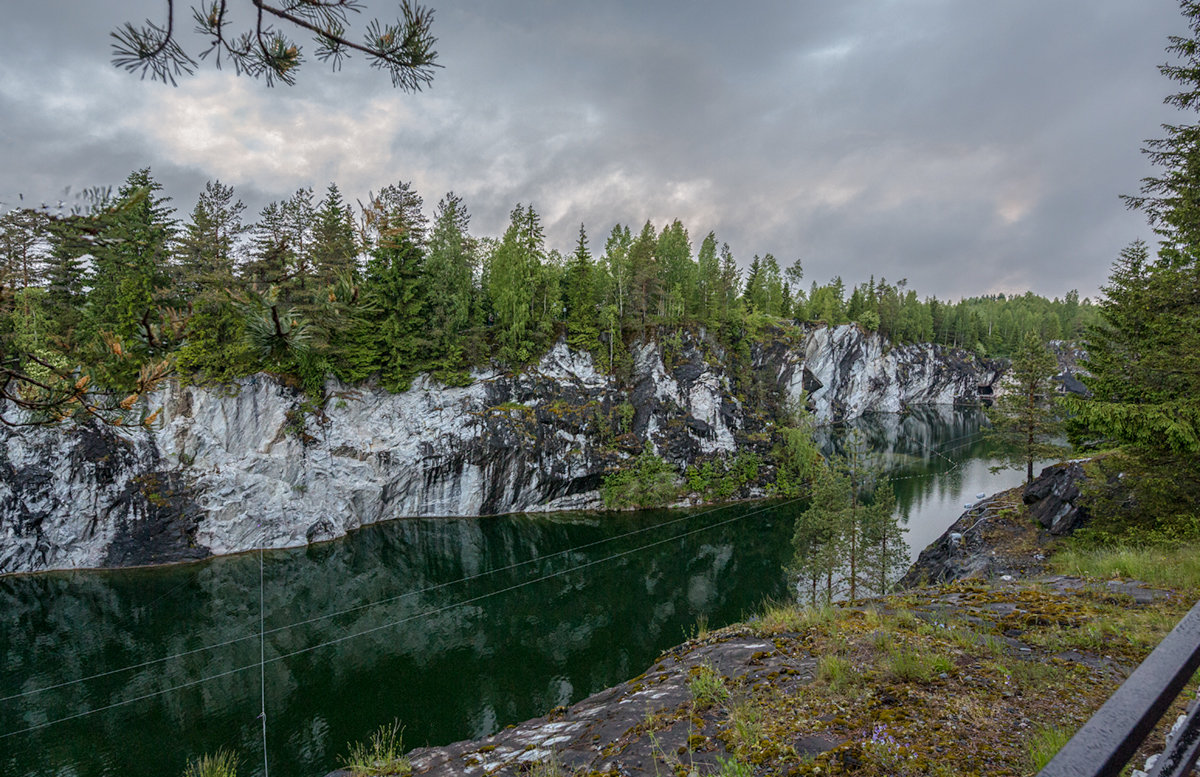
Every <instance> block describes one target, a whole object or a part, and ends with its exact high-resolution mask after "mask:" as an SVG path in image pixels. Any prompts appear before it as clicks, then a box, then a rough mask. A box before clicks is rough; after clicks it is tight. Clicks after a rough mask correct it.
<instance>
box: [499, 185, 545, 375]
mask: <svg viewBox="0 0 1200 777" xmlns="http://www.w3.org/2000/svg"><path fill="white" fill-rule="evenodd" d="M544 240H545V237H544V232H543V229H542V222H541V217H540V216H538V214H537V212H536V211H535V210H534V209H533V206H529V207H526V206H524V205H522V204H520V203H518V204H517V206H516V207H515V208H514V209H513V211H512V213H511V214H510V217H509V224H508V229H506V230H505V232H504V237H503V239H501V241H500V244H499V245H498V246H497V247H496V250H495V251H494V252H493V253H492V255H491V257H490V259H489V262H488V273H487V278H488V288H487V292H488V297H489V299H490V300H491V305H492V310H493V311H494V315H495V331H496V340H497V341H498V342H499V343H500V352H499V356H500V359H501V360H502V361H504V362H506V363H508V364H510V365H513V366H519V365H522V364H524V363H526V362H527V361H529V359H530V358H532V357H533V356H534V355H535V353H536V352H537V348H538V342H539V331H538V330H539V326H538V324H539V312H540V310H539V309H540V305H539V304H536V303H538V301H539V295H538V291H539V288H538V287H539V284H540V283H541V282H542V278H541V275H542V262H543V259H544V258H545V246H544Z"/></svg>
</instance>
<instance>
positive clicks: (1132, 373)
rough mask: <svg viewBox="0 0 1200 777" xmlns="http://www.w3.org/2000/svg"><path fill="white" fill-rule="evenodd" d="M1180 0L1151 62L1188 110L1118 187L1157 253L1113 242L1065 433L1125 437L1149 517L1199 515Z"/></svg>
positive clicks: (1197, 220) (1191, 55)
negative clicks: (1134, 184)
mask: <svg viewBox="0 0 1200 777" xmlns="http://www.w3.org/2000/svg"><path fill="white" fill-rule="evenodd" d="M1179 5H1180V10H1181V12H1182V14H1183V16H1184V19H1185V20H1186V23H1187V26H1188V31H1189V33H1190V34H1189V35H1187V36H1171V37H1170V38H1169V45H1168V46H1167V51H1168V52H1169V53H1170V54H1171V55H1173V57H1175V60H1174V61H1173V62H1171V63H1168V64H1165V65H1162V66H1161V67H1160V68H1159V70H1160V72H1161V73H1162V74H1163V75H1165V76H1166V77H1167V78H1168V79H1170V80H1171V81H1173V82H1175V83H1176V84H1177V85H1178V87H1179V88H1180V91H1178V92H1176V93H1174V94H1171V95H1169V96H1168V97H1167V98H1166V100H1165V102H1166V103H1167V104H1169V105H1172V106H1174V107H1176V108H1178V109H1179V110H1180V111H1182V112H1184V114H1185V115H1186V116H1187V117H1188V118H1191V119H1193V120H1192V121H1181V123H1178V124H1166V125H1164V126H1163V130H1164V131H1165V133H1166V134H1165V136H1164V137H1162V138H1158V139H1155V140H1150V141H1147V145H1146V147H1145V148H1144V149H1143V151H1144V153H1145V154H1146V155H1147V157H1148V158H1149V159H1150V161H1151V162H1152V163H1153V164H1154V165H1155V166H1156V167H1157V168H1158V169H1159V171H1160V172H1159V173H1158V174H1156V175H1153V176H1150V177H1147V178H1145V179H1143V181H1142V187H1141V192H1140V193H1139V194H1138V195H1135V196H1132V197H1127V198H1126V201H1127V204H1128V205H1129V206H1130V207H1131V208H1136V209H1140V210H1142V211H1143V212H1145V214H1146V215H1147V217H1148V219H1149V222H1150V224H1151V225H1152V226H1153V228H1154V230H1155V232H1156V233H1157V234H1158V238H1159V245H1158V252H1157V257H1155V258H1153V259H1152V258H1151V257H1150V256H1149V251H1148V249H1147V247H1146V246H1145V245H1143V244H1140V243H1134V244H1133V245H1131V246H1129V247H1128V248H1127V249H1125V251H1123V252H1122V254H1121V257H1120V259H1119V260H1118V262H1117V264H1116V266H1115V267H1114V268H1113V273H1112V275H1111V276H1110V279H1109V284H1108V286H1106V287H1105V288H1104V294H1105V298H1104V301H1103V302H1102V304H1101V306H1100V315H1101V318H1102V323H1101V324H1100V325H1099V326H1098V327H1096V328H1094V329H1092V330H1091V332H1090V333H1089V335H1088V338H1087V351H1088V362H1087V367H1088V371H1089V372H1090V373H1091V377H1087V378H1084V382H1085V383H1086V384H1087V385H1088V387H1089V388H1090V389H1091V391H1092V396H1091V398H1090V399H1087V400H1082V399H1080V400H1071V401H1070V403H1069V407H1070V409H1071V410H1072V411H1073V413H1074V414H1075V417H1074V419H1073V420H1072V429H1071V432H1072V434H1071V436H1072V440H1073V441H1076V442H1091V443H1097V442H1099V443H1103V442H1108V443H1115V444H1118V445H1122V446H1124V448H1125V451H1126V453H1127V454H1128V457H1129V459H1130V461H1131V463H1132V464H1133V465H1134V469H1135V470H1136V471H1137V473H1138V474H1139V477H1138V478H1136V479H1134V478H1127V479H1126V480H1127V482H1129V483H1132V484H1133V486H1132V487H1133V489H1134V491H1135V499H1133V500H1126V501H1127V502H1130V503H1136V507H1133V508H1131V509H1132V510H1133V512H1134V513H1137V514H1138V515H1137V516H1134V517H1135V518H1137V519H1138V520H1139V521H1140V522H1141V523H1143V524H1144V525H1145V526H1147V527H1150V528H1153V527H1156V526H1162V525H1167V524H1171V525H1174V526H1176V527H1186V526H1193V527H1194V525H1195V522H1196V519H1197V517H1198V516H1200V475H1198V474H1197V471H1196V467H1195V462H1196V460H1197V458H1198V457H1200V124H1198V123H1196V122H1195V121H1194V115H1193V114H1194V112H1195V111H1197V110H1198V109H1200V2H1195V1H1194V0H1183V1H1182V2H1180V4H1179ZM1188 531H1190V532H1192V533H1195V529H1194V528H1191V529H1188Z"/></svg>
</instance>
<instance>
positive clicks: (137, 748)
mask: <svg viewBox="0 0 1200 777" xmlns="http://www.w3.org/2000/svg"><path fill="white" fill-rule="evenodd" d="M749 513H755V514H753V515H748V514H749ZM739 515H746V517H745V518H744V519H743V520H735V521H732V522H730V523H726V524H725V525H720V526H711V524H713V523H714V522H723V521H728V520H729V519H731V518H735V517H737V516H739ZM680 518H684V519H685V520H680V521H677V522H675V523H673V524H670V525H665V526H664V525H661V524H662V523H663V522H664V521H673V520H675V519H680ZM791 521H792V518H791V516H790V515H789V514H786V512H785V511H779V510H776V509H764V507H763V505H738V506H733V507H727V508H724V509H722V510H719V511H716V512H708V513H706V512H705V511H694V512H693V514H692V515H690V516H689V515H688V513H684V512H680V511H676V512H670V513H668V512H657V513H654V512H650V513H638V514H619V515H612V514H602V515H596V514H592V515H585V516H539V517H536V518H528V517H522V516H509V517H501V518H484V519H441V520H434V519H428V520H426V519H422V520H403V521H397V522H393V523H389V524H381V525H378V526H373V527H369V528H366V529H364V530H362V531H360V532H357V533H356V534H354V535H352V536H350V537H348V538H346V539H345V540H343V541H338V542H334V543H329V544H325V545H318V546H312V547H310V548H308V549H302V550H297V551H280V552H272V553H267V554H266V555H265V557H264V562H265V563H264V571H265V588H264V590H265V604H266V613H267V615H266V629H267V630H268V632H270V631H271V630H272V629H277V628H282V630H279V631H275V632H273V633H268V635H267V638H266V656H267V660H268V662H270V663H268V664H267V677H266V682H267V696H268V698H267V708H268V720H269V724H270V725H269V730H268V740H269V747H270V752H271V762H272V770H273V771H274V770H278V771H279V773H281V774H293V775H305V774H313V775H316V774H321V773H323V772H324V771H325V770H327V769H329V768H332V767H333V766H334V765H336V762H335V757H336V756H337V755H338V754H340V753H344V752H345V748H346V742H347V741H348V740H358V739H361V738H363V737H364V736H365V735H366V734H368V733H369V732H370V730H371V729H372V728H374V727H375V726H377V725H379V724H380V723H381V722H385V721H388V720H391V719H392V718H398V719H400V720H401V721H402V722H403V724H404V725H405V741H406V742H408V743H410V744H422V743H425V742H431V743H445V742H449V741H453V740H455V739H459V738H464V737H474V736H481V735H484V734H487V733H491V732H492V731H494V730H496V729H497V728H498V727H500V726H502V725H505V724H508V723H512V722H516V721H520V720H524V719H526V718H529V717H532V716H534V715H537V714H539V713H542V712H545V711H546V710H548V709H550V708H552V707H554V706H556V705H559V704H567V703H570V702H572V701H575V700H578V699H579V698H582V697H583V696H585V695H587V694H588V693H591V692H594V691H597V690H600V689H602V688H604V687H607V686H608V685H611V684H613V683H615V682H618V681H620V680H622V679H626V678H628V677H631V676H633V675H636V674H638V673H640V672H642V671H643V670H644V669H645V668H646V667H647V666H648V665H649V664H650V663H651V662H652V661H653V660H654V658H655V657H656V656H657V655H658V654H659V652H660V651H661V650H663V649H664V648H666V647H668V646H670V645H673V644H675V643H678V642H680V641H681V640H682V639H683V638H684V637H685V635H686V633H687V632H688V631H689V630H690V629H692V628H693V627H694V625H695V623H696V620H697V618H698V617H700V616H704V617H706V618H707V619H708V620H709V622H710V623H713V624H720V623H726V622H729V621H733V620H736V619H738V618H741V617H744V616H745V615H747V614H748V613H749V612H750V611H752V610H753V609H755V608H756V607H757V606H758V604H759V603H760V602H761V601H762V599H763V598H764V597H767V596H774V597H779V596H782V595H784V593H785V580H784V576H783V574H782V572H781V569H782V565H783V563H784V561H785V555H786V553H787V550H788V546H789V542H788V539H789V537H790V531H791ZM710 526H711V528H705V527H710ZM639 529H643V530H645V531H642V532H640V533H638V534H634V535H632V536H625V537H622V536H621V535H622V534H625V533H627V532H631V531H636V530H639ZM695 529H702V530H701V531H696V532H695V533H694V534H691V535H690V536H687V537H683V538H679V539H675V537H676V536H677V535H679V534H681V533H683V532H687V531H692V530H695ZM650 543H658V544H656V545H654V546H652V547H647V548H644V549H640V550H639V549H638V548H639V547H641V546H643V545H647V544H650ZM572 548H575V549H574V550H571V549H572ZM614 556H615V557H614ZM538 559H541V560H538ZM531 560H533V561H532V563H524V562H530V561H531ZM471 577H475V579H473V580H468V581H466V582H456V581H459V580H461V579H463V578H471ZM539 578H544V579H541V580H539ZM529 581H536V582H532V583H530V582H529ZM258 597H259V586H258V557H257V555H254V554H249V555H246V556H240V557H231V558H224V559H215V560H213V561H210V562H205V563H203V564H200V565H188V566H181V567H173V568H167V569H150V570H131V571H124V572H103V573H99V572H92V573H69V574H51V575H40V576H33V577H22V578H4V579H0V607H3V612H4V613H5V617H4V621H3V625H2V626H0V645H2V646H3V655H4V657H5V658H4V662H3V665H2V666H0V695H4V696H7V695H9V694H10V693H21V692H24V691H29V690H33V689H37V688H42V687H45V686H47V685H53V684H55V683H58V682H62V681H64V680H70V679H74V678H78V677H82V676H86V675H90V674H95V673H97V672H104V671H107V670H109V669H114V668H118V667H123V666H127V665H132V664H138V663H141V662H145V661H150V660H153V659H156V658H159V657H162V656H167V655H173V654H177V653H183V652H186V651H189V650H194V649H196V648H198V647H201V646H203V645H208V644H214V643H222V642H226V641H230V640H238V639H240V638H243V637H251V638H250V639H244V640H242V641H239V642H235V643H234V644H229V645H225V646H223V647H221V648H218V649H214V650H209V651H201V652H198V653H194V654H191V655H186V656H183V657H181V658H178V659H174V660H171V661H166V662H162V663H157V664H153V665H149V666H144V667H141V668H138V669H135V670H132V671H127V672H120V673H117V674H114V675H111V676H107V677H102V678H97V679H95V680H92V681H89V682H86V683H79V684H74V685H69V686H66V687H63V688H60V689H54V690H51V691H47V692H44V693H38V694H33V695H29V696H24V697H20V698H17V699H8V700H5V701H4V702H3V703H2V704H0V733H8V732H13V731H17V730H20V729H25V728H28V727H31V726H36V725H38V724H40V723H43V722H47V721H50V720H54V719H57V718H61V717H65V716H69V715H73V714H76V713H78V712H82V711H85V710H87V709H94V708H98V707H102V706H105V705H108V704H113V703H116V702H119V701H122V700H124V699H129V698H133V697H136V696H142V695H145V694H150V693H153V692H155V691H159V690H164V689H167V688H171V687H174V686H179V685H184V684H186V683H190V682H194V681H196V680H198V679H200V678H202V677H205V676H209V675H214V674H219V673H221V672H225V671H229V670H231V669H237V668H238V667H243V666H245V667H249V668H248V669H246V670H244V671H238V672H234V673H232V674H229V675H227V676H225V677H221V678H218V679H215V680H211V681H208V682H205V683H203V684H199V685H193V686H191V687H186V688H183V689H181V690H176V691H171V692H169V693H166V694H163V695H160V696H153V697H151V698H148V699H146V700H143V701H139V702H136V703H133V704H130V705H127V706H122V707H117V708H115V709H112V710H109V711H106V712H102V713H98V714H95V715H91V716H87V717H83V718H79V719H77V720H72V721H66V722H62V723H57V724H55V725H53V726H50V727H47V728H44V729H41V730H38V731H34V732H30V733H26V734H20V735H17V736H11V737H8V738H6V740H4V741H3V746H0V753H3V755H0V773H3V774H5V775H9V774H11V775H43V774H44V775H50V774H62V773H71V774H78V775H117V774H120V775H171V774H179V773H181V772H182V770H183V767H184V764H185V762H186V760H187V758H188V757H190V756H195V755H197V754H199V753H203V752H211V751H213V750H215V749H216V748H217V747H219V746H222V745H226V746H232V747H234V748H236V749H237V750H238V751H239V752H240V753H241V754H242V761H243V770H242V771H241V772H239V773H242V774H257V773H259V772H258V771H255V769H256V768H257V769H259V770H261V755H260V754H261V741H260V739H259V729H258V722H257V720H256V716H257V714H258V710H259V701H258V693H259V691H258V667H257V661H258V654H259V644H258V639H257V637H256V633H257V630H258ZM371 602H382V603H380V604H376V605H370V606H363V605H367V604H368V603H371ZM460 602H466V603H465V604H459V603H460ZM352 607H358V609H355V610H352V611H350V612H346V613H344V614H342V615H338V616H336V617H333V618H323V617H322V616H324V615H326V614H328V613H331V612H336V611H339V610H343V609H347V608H352ZM308 619H316V620H313V621H312V622H309V623H304V624H302V625H298V626H293V627H288V626H289V624H292V623H295V622H298V621H305V620H308ZM356 635H358V636H356ZM330 642H331V643H332V644H329V645H326V646H325V647H319V648H317V649H315V650H309V648H311V647H312V646H314V645H320V644H322V643H330ZM298 651H305V652H298ZM289 654H291V655H289ZM281 657H282V658H281Z"/></svg>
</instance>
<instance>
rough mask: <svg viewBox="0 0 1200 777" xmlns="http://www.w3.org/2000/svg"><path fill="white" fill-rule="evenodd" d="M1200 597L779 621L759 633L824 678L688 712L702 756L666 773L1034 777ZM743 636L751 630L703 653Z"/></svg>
mask: <svg viewBox="0 0 1200 777" xmlns="http://www.w3.org/2000/svg"><path fill="white" fill-rule="evenodd" d="M1198 594H1200V591H1197V590H1180V589H1174V590H1165V591H1163V592H1162V594H1161V595H1159V596H1156V597H1153V599H1154V600H1153V601H1148V602H1144V603H1139V602H1138V601H1135V600H1134V599H1133V598H1132V597H1130V596H1128V595H1125V594H1121V593H1114V592H1113V591H1112V590H1111V587H1110V586H1107V585H1104V584H1103V583H1101V582H1099V581H1096V582H1094V583H1084V584H1079V581H1077V580H1073V579H1063V578H1049V579H1047V582H1036V581H1033V582H1031V581H1018V582H1011V583H1003V584H1000V585H996V586H993V585H984V584H980V583H973V582H968V583H958V584H954V585H950V586H946V587H942V588H923V589H917V590H913V591H910V592H907V593H905V594H903V595H899V596H894V597H889V598H886V599H881V600H876V601H872V602H870V603H868V604H866V605H862V606H849V605H843V606H836V607H832V608H828V609H825V610H801V609H796V608H789V607H778V606H777V607H773V608H770V609H768V611H767V612H765V613H764V614H763V615H762V616H760V617H759V618H758V619H757V620H755V621H752V622H751V623H750V624H748V627H749V628H750V629H751V630H753V631H754V632H755V633H757V634H759V635H760V636H762V637H764V638H766V639H769V640H770V641H771V642H772V643H773V644H774V645H775V652H777V653H780V654H785V661H787V662H789V663H795V664H797V665H800V664H803V663H804V662H805V661H806V660H811V659H812V657H820V659H819V662H818V664H817V670H816V671H815V672H814V673H813V674H812V676H811V677H806V678H804V679H803V681H802V682H798V683H791V682H779V681H778V680H777V679H773V680H772V681H769V682H763V681H761V680H749V681H747V680H739V679H732V678H727V679H726V688H727V691H728V696H727V699H726V700H725V701H723V702H720V703H709V704H705V705H700V704H697V703H693V704H692V709H690V710H686V711H684V710H681V712H682V713H684V715H686V717H687V718H688V719H689V720H690V721H691V725H692V728H693V729H694V730H693V732H692V734H691V735H690V737H689V740H688V741H689V745H691V751H692V752H686V753H660V760H661V761H662V764H661V766H662V767H663V772H662V773H664V774H670V773H677V774H681V775H686V774H687V773H688V772H689V771H690V763H689V760H688V757H689V756H691V755H693V753H703V752H705V751H714V752H716V751H720V752H723V753H727V754H730V755H733V756H735V757H736V758H737V759H738V760H739V761H741V762H743V763H745V764H747V765H749V766H751V767H753V769H754V771H753V773H754V774H757V775H768V774H769V775H816V774H860V775H909V774H911V775H924V774H947V775H949V774H954V775H1018V774H1033V773H1034V772H1035V771H1036V768H1035V766H1036V764H1035V761H1034V760H1033V757H1034V752H1033V751H1034V750H1035V749H1036V743H1037V742H1038V741H1042V740H1045V739H1046V738H1047V732H1057V733H1058V734H1060V735H1061V734H1062V733H1064V732H1066V733H1069V732H1073V731H1074V730H1075V729H1077V728H1078V727H1079V726H1080V725H1082V724H1083V722H1084V721H1086V720H1087V718H1088V717H1089V716H1090V715H1091V714H1092V712H1093V711H1095V710H1096V709H1097V708H1098V707H1099V706H1100V705H1101V704H1102V703H1103V702H1104V700H1105V699H1107V698H1108V696H1109V695H1110V694H1111V693H1112V692H1113V691H1114V690H1115V689H1116V688H1117V686H1118V685H1120V683H1121V682H1122V680H1123V679H1124V677H1125V676H1126V675H1127V673H1128V672H1129V671H1131V670H1132V668H1133V667H1134V666H1136V665H1137V664H1138V663H1139V662H1140V661H1141V660H1142V659H1143V658H1145V656H1146V655H1148V654H1149V652H1150V650H1152V649H1153V647H1154V646H1155V645H1156V644H1157V643H1158V642H1159V640H1161V639H1162V637H1163V636H1165V635H1166V633H1167V632H1168V631H1169V630H1170V629H1171V628H1172V627H1173V626H1174V624H1175V623H1176V622H1177V621H1178V620H1179V618H1181V617H1182V616H1183V615H1184V614H1185V613H1186V612H1187V610H1188V609H1189V608H1190V606H1191V604H1192V603H1193V602H1194V601H1195V599H1196V596H1197V595H1198ZM1143 598H1145V597H1143ZM731 633H736V634H743V633H744V627H743V629H734V630H723V631H717V632H713V633H712V634H710V635H708V636H706V637H705V638H704V640H703V641H704V642H714V641H715V642H719V641H720V640H722V639H725V638H727V635H728V634H731ZM685 649H687V648H686V647H685ZM769 657H770V656H768V655H765V654H764V655H763V656H760V657H758V658H756V660H762V659H766V658H769ZM776 658H778V657H776ZM752 677H753V675H752V674H751V675H747V678H752ZM708 698H711V694H708ZM1183 703H1184V701H1182V700H1181V701H1180V702H1178V703H1177V705H1176V706H1177V707H1179V708H1180V709H1182V705H1183ZM672 717H673V716H663V718H662V723H663V726H664V727H665V726H667V725H669V724H670V722H671V720H672ZM1173 717H1174V715H1173V714H1168V719H1170V720H1173ZM1162 738H1163V734H1162V733H1161V732H1158V733H1156V735H1155V736H1153V737H1152V738H1151V740H1150V741H1149V742H1148V743H1147V748H1145V749H1146V750H1147V752H1153V751H1154V750H1153V748H1154V747H1155V745H1156V744H1157V745H1158V746H1161V743H1162ZM1050 739H1054V737H1053V736H1051V737H1050ZM692 762H694V757H693V758H692ZM699 773H700V774H705V773H707V772H705V771H700V772H699Z"/></svg>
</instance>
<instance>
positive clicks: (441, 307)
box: [425, 192, 477, 368]
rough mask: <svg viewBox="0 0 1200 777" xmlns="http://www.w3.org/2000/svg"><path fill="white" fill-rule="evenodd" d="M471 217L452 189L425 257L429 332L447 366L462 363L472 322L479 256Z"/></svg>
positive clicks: (443, 202) (440, 206)
mask: <svg viewBox="0 0 1200 777" xmlns="http://www.w3.org/2000/svg"><path fill="white" fill-rule="evenodd" d="M470 221H471V216H470V214H469V213H468V212H467V208H466V206H465V205H464V204H463V201H462V198H461V197H459V196H457V195H456V194H454V192H449V193H447V194H446V196H445V197H443V198H442V199H441V201H440V202H438V207H437V214H436V215H435V217H434V222H433V230H432V231H431V232H430V234H429V254H428V257H427V258H426V260H425V276H426V277H425V288H426V290H427V293H428V299H429V325H430V326H429V329H430V332H429V335H430V339H431V340H432V343H433V348H434V351H435V352H437V353H438V354H439V355H440V358H441V359H442V361H443V363H444V364H445V365H446V367H447V368H458V367H461V366H462V365H461V362H462V351H463V346H462V343H463V339H464V335H465V330H466V329H467V327H468V326H469V325H470V323H471V313H472V302H473V299H474V297H475V265H476V261H477V259H476V255H475V251H476V249H475V240H474V239H473V238H472V237H471V234H470V231H469V227H470Z"/></svg>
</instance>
